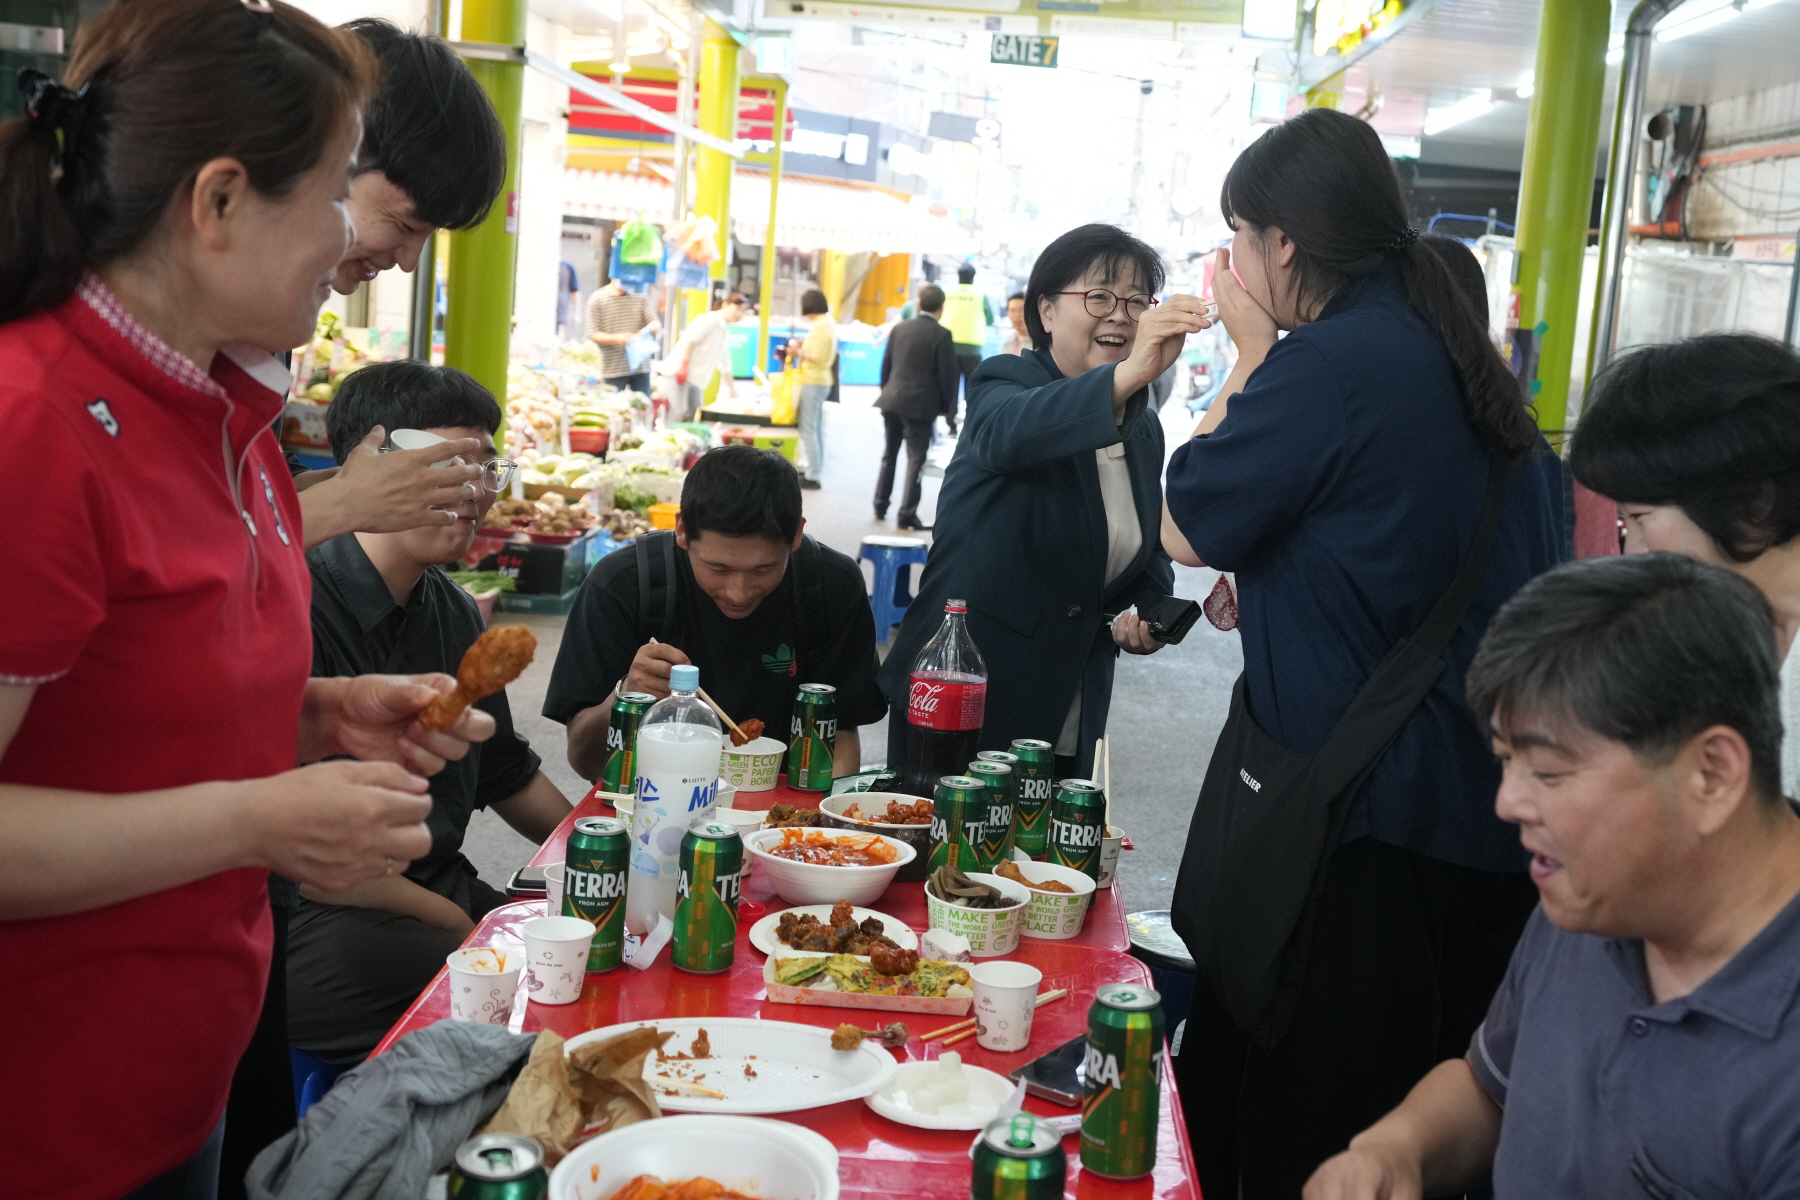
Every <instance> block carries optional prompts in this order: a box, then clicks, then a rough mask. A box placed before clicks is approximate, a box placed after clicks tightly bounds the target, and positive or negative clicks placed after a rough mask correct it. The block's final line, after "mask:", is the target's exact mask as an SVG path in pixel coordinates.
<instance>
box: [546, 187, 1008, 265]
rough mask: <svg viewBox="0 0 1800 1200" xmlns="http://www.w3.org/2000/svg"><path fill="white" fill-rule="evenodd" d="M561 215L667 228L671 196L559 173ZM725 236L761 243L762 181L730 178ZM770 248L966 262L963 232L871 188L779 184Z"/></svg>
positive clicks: (664, 190)
mask: <svg viewBox="0 0 1800 1200" xmlns="http://www.w3.org/2000/svg"><path fill="white" fill-rule="evenodd" d="M563 194H564V196H565V200H564V206H563V211H564V212H565V213H566V214H567V215H569V216H572V217H599V218H602V219H605V220H611V221H624V220H629V219H630V218H631V217H634V216H636V215H638V214H639V213H642V214H644V215H645V216H646V217H648V218H649V219H650V220H652V221H657V222H662V221H665V220H667V214H668V213H670V212H671V211H672V209H673V207H674V189H673V188H672V187H671V186H670V185H669V183H668V182H667V181H666V180H664V179H662V178H661V177H660V176H656V175H643V174H635V173H626V172H622V171H590V170H584V169H579V168H574V167H571V168H569V169H568V171H567V173H566V186H565V188H564V192H563ZM731 211H732V220H731V231H732V233H733V234H735V235H736V236H737V239H738V240H739V241H741V242H746V243H749V244H751V245H757V246H760V245H762V244H763V242H764V241H765V238H766V233H767V230H768V224H769V219H768V212H769V176H768V173H767V172H764V171H738V172H736V173H735V175H734V176H733V180H732V188H731ZM775 244H776V245H778V246H781V247H783V248H785V249H790V250H844V251H873V252H875V253H878V254H950V255H960V254H967V253H969V252H970V251H971V250H973V249H974V239H973V238H972V237H971V236H970V234H969V232H968V230H966V229H964V228H963V227H962V226H960V225H958V224H957V223H956V222H954V221H952V220H950V219H949V218H948V217H946V216H941V215H938V214H934V213H933V212H932V211H931V209H930V208H929V207H927V206H925V205H921V204H909V203H907V202H906V201H904V200H901V199H899V198H897V197H896V196H894V195H893V194H892V193H889V192H885V191H882V190H880V189H878V188H869V187H861V186H858V185H856V184H852V183H839V182H836V181H832V180H824V179H805V178H799V177H794V176H783V177H782V180H781V189H780V192H779V195H778V197H777V202H776V214H775Z"/></svg>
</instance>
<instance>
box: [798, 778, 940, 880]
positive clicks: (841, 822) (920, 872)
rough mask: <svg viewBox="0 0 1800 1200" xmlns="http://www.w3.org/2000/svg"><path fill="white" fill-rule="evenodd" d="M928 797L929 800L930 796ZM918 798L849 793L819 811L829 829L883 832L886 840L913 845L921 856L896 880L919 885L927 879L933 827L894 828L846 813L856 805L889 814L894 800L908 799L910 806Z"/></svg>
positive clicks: (833, 798)
mask: <svg viewBox="0 0 1800 1200" xmlns="http://www.w3.org/2000/svg"><path fill="white" fill-rule="evenodd" d="M926 798H927V799H929V797H926ZM917 799H919V797H917V796H909V795H904V794H902V793H900V792H845V793H843V794H842V795H838V796H829V797H827V798H825V799H823V800H821V801H819V812H820V814H821V816H822V817H823V819H824V822H825V824H826V825H828V826H834V827H837V828H840V829H855V830H859V831H861V832H863V833H879V834H881V835H882V836H883V837H891V838H898V839H899V840H900V841H903V842H905V843H906V844H907V845H909V846H911V847H912V848H913V849H914V850H915V851H917V852H918V855H919V856H918V857H917V858H915V859H913V860H912V861H911V862H910V863H907V864H906V866H905V867H903V868H902V869H901V871H900V874H898V875H897V876H895V878H896V879H898V880H900V881H901V882H902V883H917V882H918V881H919V880H921V879H923V878H925V860H926V859H928V858H930V857H931V826H929V825H890V824H888V823H887V822H886V821H864V820H860V819H854V818H851V817H846V816H845V815H844V810H845V809H847V808H849V807H850V806H851V805H852V804H855V805H859V806H861V808H866V809H874V810H876V811H878V812H885V811H886V810H887V806H888V801H890V800H904V801H906V802H907V803H909V804H910V803H911V802H913V801H914V800H917Z"/></svg>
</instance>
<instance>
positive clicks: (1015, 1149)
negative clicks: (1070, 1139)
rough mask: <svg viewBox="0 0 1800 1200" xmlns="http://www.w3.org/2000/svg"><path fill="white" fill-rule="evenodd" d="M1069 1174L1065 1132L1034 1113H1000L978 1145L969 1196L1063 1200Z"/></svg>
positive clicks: (1000, 1199)
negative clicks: (1041, 1119) (1038, 1117)
mask: <svg viewBox="0 0 1800 1200" xmlns="http://www.w3.org/2000/svg"><path fill="white" fill-rule="evenodd" d="M1068 1175H1069V1157H1068V1155H1066V1154H1064V1153H1063V1145H1062V1134H1060V1133H1058V1132H1056V1130H1055V1129H1053V1128H1052V1127H1051V1126H1049V1125H1047V1124H1045V1123H1044V1122H1043V1121H1040V1120H1038V1119H1037V1118H1036V1117H1034V1116H1032V1115H1031V1114H1030V1113H1026V1112H1022V1113H1014V1114H1013V1115H1012V1116H1010V1117H1002V1118H1000V1119H999V1120H998V1121H995V1122H994V1123H993V1124H992V1125H989V1126H988V1127H987V1129H986V1130H984V1131H983V1132H982V1135H981V1140H980V1141H979V1142H976V1143H975V1173H974V1175H973V1177H972V1180H971V1186H970V1188H969V1196H970V1198H971V1200H1062V1195H1063V1182H1064V1181H1065V1180H1066V1179H1067V1178H1068Z"/></svg>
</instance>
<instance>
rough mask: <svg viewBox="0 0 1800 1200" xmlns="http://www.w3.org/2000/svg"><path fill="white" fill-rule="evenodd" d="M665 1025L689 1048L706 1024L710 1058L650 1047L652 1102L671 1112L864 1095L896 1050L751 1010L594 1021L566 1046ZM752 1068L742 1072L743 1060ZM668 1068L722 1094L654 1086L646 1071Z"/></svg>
mask: <svg viewBox="0 0 1800 1200" xmlns="http://www.w3.org/2000/svg"><path fill="white" fill-rule="evenodd" d="M646 1028H649V1029H657V1030H670V1031H673V1033H674V1034H675V1036H674V1037H672V1038H670V1039H669V1040H668V1042H667V1043H666V1044H665V1045H664V1046H663V1051H664V1053H667V1054H687V1053H689V1052H690V1051H691V1049H692V1047H693V1044H694V1039H695V1037H696V1036H697V1035H698V1034H699V1032H700V1031H701V1030H702V1029H704V1030H706V1036H707V1041H708V1042H709V1043H710V1044H711V1046H712V1054H711V1056H710V1057H708V1058H703V1059H698V1060H688V1059H674V1060H669V1061H664V1062H658V1061H657V1059H656V1056H655V1055H652V1056H651V1057H650V1059H649V1061H647V1062H646V1063H645V1064H644V1077H645V1079H646V1080H648V1081H649V1082H650V1085H651V1087H652V1089H654V1090H655V1092H656V1100H657V1103H658V1104H660V1105H661V1106H662V1107H663V1108H664V1109H665V1110H667V1111H669V1112H695V1113H736V1114H739V1115H743V1116H754V1115H757V1114H759V1113H782V1112H798V1111H800V1110H801V1109H806V1108H822V1107H824V1106H825V1105H827V1104H838V1103H841V1102H843V1101H845V1100H861V1099H862V1098H863V1097H864V1096H867V1095H868V1094H869V1093H870V1092H873V1091H875V1090H876V1089H877V1088H881V1087H885V1086H886V1085H887V1083H888V1081H889V1080H891V1079H893V1077H894V1070H895V1067H896V1066H897V1064H896V1063H895V1062H894V1056H893V1054H892V1053H890V1052H889V1051H887V1050H884V1049H882V1048H881V1047H880V1046H878V1045H876V1044H875V1043H873V1042H864V1043H863V1044H862V1045H861V1046H860V1047H859V1048H857V1049H855V1050H833V1049H832V1048H831V1030H829V1029H822V1028H820V1027H819V1026H816V1025H800V1024H796V1023H795V1022H792V1021H763V1020H758V1019H756V1018H754V1017H664V1018H662V1019H659V1020H655V1021H628V1022H626V1023H624V1024H622V1025H608V1026H606V1027H605V1028H604V1029H591V1030H589V1031H588V1032H586V1033H582V1034H577V1035H576V1036H575V1037H572V1038H570V1039H569V1041H568V1044H567V1047H566V1048H567V1049H569V1050H573V1049H574V1048H575V1047H577V1046H580V1045H583V1044H585V1043H587V1042H596V1041H601V1040H603V1039H605V1038H610V1037H617V1036H618V1035H619V1034H621V1033H629V1032H631V1031H632V1030H633V1029H646ZM746 1067H749V1068H751V1069H752V1070H754V1071H755V1072H756V1074H755V1075H747V1074H746V1073H745V1068H746ZM655 1075H668V1076H671V1077H673V1078H676V1079H685V1080H686V1081H688V1082H689V1083H697V1084H700V1085H701V1086H702V1087H709V1088H714V1089H716V1090H718V1091H721V1092H724V1093H725V1099H723V1100H715V1099H714V1098H713V1097H711V1096H700V1095H694V1094H691V1093H688V1092H675V1093H674V1094H670V1092H671V1090H672V1089H667V1090H666V1088H665V1087H658V1086H657V1084H656V1081H655V1080H654V1079H653V1078H651V1077H652V1076H655Z"/></svg>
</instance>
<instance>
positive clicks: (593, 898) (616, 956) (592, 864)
mask: <svg viewBox="0 0 1800 1200" xmlns="http://www.w3.org/2000/svg"><path fill="white" fill-rule="evenodd" d="M564 855H565V857H564V859H563V869H564V875H563V916H565V917H580V918H581V919H582V920H584V921H590V922H592V923H593V926H594V941H593V944H592V945H590V946H589V947H588V962H587V969H588V970H589V972H596V971H610V970H612V969H613V968H614V967H617V966H619V965H620V964H622V963H623V962H624V961H625V864H626V863H627V862H628V861H629V860H630V858H631V832H630V830H628V829H626V827H625V822H623V821H620V820H618V819H616V818H613V817H582V818H581V819H580V820H578V821H576V822H575V827H574V828H573V829H571V830H570V831H569V844H568V848H567V849H566V850H565V851H564Z"/></svg>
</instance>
